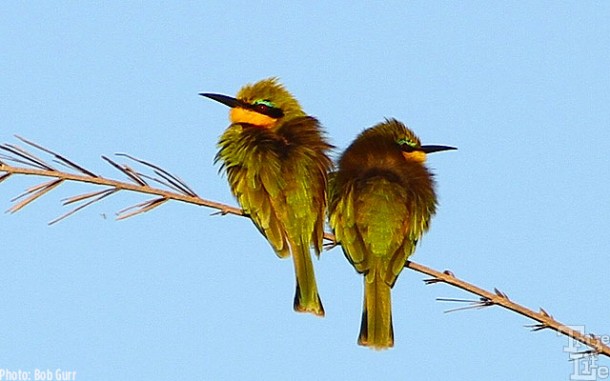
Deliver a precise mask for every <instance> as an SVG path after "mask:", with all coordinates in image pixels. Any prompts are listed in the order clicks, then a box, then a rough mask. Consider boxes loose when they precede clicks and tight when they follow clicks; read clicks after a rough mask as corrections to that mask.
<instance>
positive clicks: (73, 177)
mask: <svg viewBox="0 0 610 381" xmlns="http://www.w3.org/2000/svg"><path fill="white" fill-rule="evenodd" d="M17 138H18V139H19V140H21V141H22V142H24V143H26V144H28V145H29V146H31V147H34V148H36V149H38V150H41V151H43V152H45V153H47V154H49V155H52V156H53V157H54V158H55V161H56V162H58V163H60V164H62V165H64V166H66V167H68V168H71V169H72V170H75V171H77V172H79V173H70V172H62V171H58V170H56V169H55V168H53V167H52V166H51V165H50V164H48V163H47V162H45V161H44V160H43V159H41V158H38V157H37V156H35V155H34V154H32V153H30V152H28V151H27V150H25V149H23V148H21V147H18V146H15V145H10V144H2V145H0V151H5V152H8V154H0V183H1V182H3V181H5V180H7V179H8V178H9V177H11V176H13V175H30V176H39V177H48V178H51V179H52V180H50V181H47V182H45V183H41V184H39V185H36V186H33V187H31V188H29V189H27V190H26V191H25V192H24V193H23V194H21V195H20V196H18V197H16V198H14V199H13V200H12V201H17V200H18V199H21V198H23V197H25V198H24V199H23V200H21V201H20V202H18V203H16V204H14V205H13V206H12V207H11V208H10V209H9V210H8V212H11V213H14V212H17V211H19V210H20V209H21V208H23V207H25V206H26V205H28V204H29V203H31V202H32V201H34V200H36V199H38V198H39V197H41V196H42V195H44V194H46V193H48V192H49V191H51V190H53V189H54V188H56V187H57V186H59V185H60V184H62V183H64V182H69V181H73V182H80V183H88V184H92V185H97V186H103V187H105V189H102V190H100V191H95V192H89V193H84V194H79V195H76V196H73V197H69V198H67V199H64V200H63V204H64V205H70V204H75V203H79V202H83V201H86V200H87V202H84V203H83V204H81V205H79V206H78V207H76V208H75V209H72V210H71V211H69V212H67V213H66V214H64V215H62V216H60V217H58V218H56V219H54V220H52V221H51V222H49V224H53V223H56V222H58V221H61V220H63V219H64V218H66V217H69V216H70V215H72V214H74V213H75V212H77V211H79V210H81V209H83V208H85V207H87V206H89V205H91V204H93V203H95V202H98V201H101V200H102V199H104V198H106V197H108V196H110V195H113V194H115V193H117V192H119V191H123V190H124V191H131V192H138V193H142V194H149V195H154V196H157V197H155V198H153V199H150V200H147V201H144V202H141V203H139V204H136V205H133V206H130V207H127V208H125V209H123V210H121V211H119V212H118V213H117V219H119V220H120V219H125V218H129V217H131V216H134V215H137V214H140V213H145V212H147V211H150V210H152V209H154V208H156V207H158V206H161V205H163V204H164V203H166V202H167V201H170V200H175V201H181V202H185V203H189V204H194V205H200V206H205V207H208V208H212V209H216V210H218V211H219V212H218V213H216V214H222V215H225V214H233V215H237V216H247V215H246V214H245V213H244V212H243V211H242V210H241V209H240V208H236V207H233V206H229V205H226V204H222V203H219V202H215V201H209V200H205V199H202V198H200V197H199V196H197V194H196V193H195V192H194V191H193V190H192V189H191V188H190V187H189V186H188V185H187V184H186V183H185V182H184V181H182V180H181V179H180V178H178V177H177V176H175V175H172V174H171V173H169V172H167V171H166V170H164V169H162V168H160V167H158V166H156V165H154V164H151V163H149V162H146V161H143V160H140V159H137V158H134V157H132V156H130V155H126V154H119V156H122V157H126V158H128V159H130V160H132V161H134V162H136V163H138V164H141V165H143V166H145V167H147V168H149V169H152V171H153V172H154V174H155V175H156V176H159V177H160V178H159V177H152V176H148V175H146V174H143V173H140V172H138V171H136V170H134V169H132V168H131V167H129V166H128V165H126V164H118V163H117V162H115V161H114V160H111V159H109V158H107V157H105V156H102V158H103V159H104V160H105V161H107V162H108V163H109V164H110V165H112V166H113V167H114V168H116V169H117V170H119V171H120V172H122V173H123V174H124V175H126V176H127V177H128V179H129V180H131V182H124V181H119V180H113V179H107V178H104V177H101V176H99V175H96V174H94V173H93V172H91V171H89V170H87V169H85V168H84V167H82V166H80V165H78V164H76V163H74V162H73V161H71V160H68V159H66V158H65V157H64V156H62V155H59V154H57V153H55V152H53V151H51V150H49V149H47V148H44V147H42V146H40V145H38V144H35V143H32V142H30V141H28V140H26V139H23V138H21V137H17ZM9 161H10V162H14V163H17V164H21V165H24V166H23V167H19V166H11V165H9V164H8V162H9ZM145 179H148V180H152V181H154V182H156V183H158V184H161V185H163V186H164V187H166V188H168V189H169V190H167V189H160V188H154V187H151V186H150V185H148V182H147V181H146V180H145ZM324 238H325V239H327V240H328V241H329V243H328V245H327V249H331V248H333V247H334V246H336V245H337V244H336V242H335V237H334V236H333V235H332V234H330V233H324ZM405 267H407V268H409V269H411V270H414V271H417V272H420V273H423V274H426V275H428V276H431V277H432V279H426V280H424V282H425V283H426V284H435V283H445V284H448V285H450V286H453V287H457V288H459V289H462V290H464V291H467V292H470V293H472V294H475V295H478V296H479V297H480V299H479V300H476V301H466V302H470V305H469V306H468V307H466V308H484V307H489V306H494V305H495V306H500V307H503V308H506V309H508V310H510V311H513V312H516V313H518V314H520V315H523V316H525V317H527V318H530V319H532V320H534V321H535V322H536V324H533V325H530V326H528V327H529V328H531V329H532V330H533V331H540V330H544V329H551V330H554V331H556V332H559V333H561V334H563V335H566V336H569V337H571V338H573V339H574V340H577V341H579V342H581V343H583V344H585V345H587V346H588V347H590V348H591V350H590V351H587V352H586V353H585V354H587V355H599V354H601V355H605V356H608V357H610V347H608V346H606V345H605V344H604V343H603V342H602V341H601V340H600V339H598V338H597V337H596V336H595V335H592V334H584V333H581V332H579V331H577V330H574V329H572V328H570V327H568V326H566V325H564V324H562V323H560V322H559V321H557V320H555V319H554V318H553V317H552V316H551V315H550V314H548V313H547V312H546V311H545V310H544V309H542V308H540V311H538V312H536V311H533V310H531V309H529V308H526V307H524V306H522V305H520V304H518V303H515V302H513V301H512V300H510V299H509V298H508V296H507V295H506V294H505V293H503V292H501V291H499V290H498V289H494V292H490V291H487V290H484V289H482V288H480V287H477V286H475V285H473V284H471V283H468V282H466V281H464V280H461V279H459V278H457V277H456V276H455V275H454V274H453V273H452V272H451V271H448V270H445V271H444V272H439V271H436V270H434V269H431V268H429V267H426V266H424V265H421V264H418V263H415V262H411V261H409V262H407V264H406V266H405ZM439 300H443V301H461V302H464V301H465V300H460V299H439ZM459 309H464V308H458V309H455V310H459Z"/></svg>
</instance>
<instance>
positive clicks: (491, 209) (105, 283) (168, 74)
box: [0, 1, 610, 381]
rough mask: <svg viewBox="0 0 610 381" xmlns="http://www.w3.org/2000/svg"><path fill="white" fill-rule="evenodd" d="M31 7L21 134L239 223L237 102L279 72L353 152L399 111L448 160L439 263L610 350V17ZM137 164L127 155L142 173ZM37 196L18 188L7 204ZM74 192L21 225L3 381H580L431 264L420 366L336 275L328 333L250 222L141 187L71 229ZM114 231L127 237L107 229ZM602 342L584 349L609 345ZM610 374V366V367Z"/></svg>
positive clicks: (405, 309) (4, 323)
mask: <svg viewBox="0 0 610 381" xmlns="http://www.w3.org/2000/svg"><path fill="white" fill-rule="evenodd" d="M330 3H331V2H329V3H328V4H305V3H303V4H289V5H287V4H286V3H285V2H258V3H257V2H243V1H235V2H231V1H206V2H205V4H204V2H182V3H181V4H179V5H178V4H175V3H165V4H158V3H157V4H152V3H149V4H146V5H143V4H141V3H139V2H107V3H105V4H104V5H103V6H102V5H99V4H96V3H94V2H90V3H87V2H78V3H75V2H35V1H34V2H14V3H12V4H7V3H3V4H2V5H0V46H2V54H1V56H0V89H1V91H0V140H1V141H2V142H10V143H16V139H15V138H13V134H18V135H21V136H24V137H27V138H29V139H31V140H34V141H36V142H38V143H40V144H42V145H44V146H46V147H49V148H52V149H55V150H57V151H58V152H60V153H62V154H64V155H66V156H67V157H69V158H71V159H73V160H75V161H76V162H78V163H80V164H82V165H84V166H86V167H87V168H89V169H91V170H93V171H95V172H98V173H100V174H103V175H105V176H108V177H114V178H120V179H122V178H123V176H122V175H121V174H118V173H116V172H115V171H113V169H112V168H110V167H109V166H108V165H106V164H104V163H103V162H102V161H101V160H100V158H99V157H100V155H102V154H105V155H111V154H113V153H115V152H127V153H130V154H133V155H135V156H137V157H140V158H142V159H146V160H150V161H153V162H154V163H156V164H158V165H160V166H162V167H163V168H166V169H167V170H169V171H171V172H173V173H175V174H177V175H179V176H180V177H181V178H183V179H184V180H185V181H186V182H187V183H189V184H190V185H191V186H192V187H193V188H195V190H196V191H197V192H198V193H199V194H200V195H201V196H202V197H204V198H208V199H212V200H216V201H221V202H226V203H230V204H235V202H234V201H233V199H232V197H231V195H230V193H229V190H228V186H227V184H226V180H225V179H224V178H222V177H221V176H219V175H218V174H217V170H218V168H217V167H216V166H214V165H213V163H212V160H213V156H214V154H215V151H216V147H215V145H216V141H217V138H218V136H219V135H220V134H221V132H222V131H223V130H224V128H225V127H226V126H227V125H228V121H227V111H228V110H227V109H226V108H224V107H222V106H221V105H219V104H216V103H214V102H212V101H210V100H206V99H203V98H201V97H199V96H198V95H197V93H199V92H202V91H207V92H221V93H226V94H235V93H236V92H237V90H238V89H239V88H240V87H241V86H242V85H243V84H245V83H248V82H253V81H257V80H259V79H262V78H265V77H268V76H279V77H280V78H281V79H282V81H283V82H284V83H285V85H286V86H287V87H288V88H289V90H290V91H292V92H293V93H294V94H295V96H296V97H297V98H298V99H299V100H300V101H301V103H302V105H303V107H304V108H305V110H306V111H307V112H308V113H310V114H312V115H314V116H317V117H318V118H319V119H320V120H321V121H322V122H323V124H324V126H325V127H326V129H327V131H328V133H329V135H330V137H331V139H332V142H333V143H334V144H335V145H336V146H337V147H338V149H340V150H343V149H344V148H345V147H346V146H347V144H348V143H349V142H350V141H351V140H352V139H353V138H354V137H355V136H356V134H358V133H359V132H360V131H361V130H362V129H364V128H366V127H369V126H372V125H373V124H375V123H377V122H379V121H381V120H382V119H383V118H384V117H396V118H398V119H400V120H402V121H404V122H405V123H407V124H408V125H409V126H410V127H411V128H413V129H414V130H415V131H416V132H417V133H418V135H419V136H420V137H421V139H422V141H423V142H424V143H428V144H447V145H454V146H457V147H459V150H458V151H455V152H447V153H443V154H438V155H433V156H432V157H431V158H430V160H429V165H430V167H431V168H433V169H434V171H435V172H436V173H437V179H438V183H439V187H438V193H439V197H440V207H439V210H438V215H437V216H436V218H435V219H434V221H433V223H432V228H431V231H430V232H429V234H428V235H427V236H425V238H424V239H423V241H422V242H421V246H420V247H419V249H418V251H417V252H416V254H415V256H414V257H413V260H415V261H417V262H420V263H422V264H425V265H428V266H431V267H433V268H436V269H438V270H444V269H450V270H452V271H453V272H454V273H455V274H456V275H457V276H459V277H461V278H463V279H465V280H468V281H470V282H473V283H475V284H477V285H478V286H481V287H484V288H487V289H493V287H497V288H499V289H500V290H502V291H504V292H506V293H507V294H508V295H509V296H510V297H511V298H512V299H513V300H515V301H517V302H520V303H522V304H524V305H526V306H529V307H532V308H538V307H540V306H541V307H544V308H545V309H546V310H547V311H549V312H550V313H551V314H553V315H554V316H555V317H556V318H557V319H558V320H560V321H563V322H565V323H567V324H573V325H585V326H586V330H587V332H593V333H596V334H598V335H610V307H609V303H608V302H609V297H608V295H610V281H609V280H608V254H609V250H610V234H608V231H610V217H609V216H610V202H609V194H610V159H609V158H610V155H609V154H608V148H609V147H610V132H609V131H610V107H609V105H610V69H609V68H610V48H609V47H610V23H609V22H608V20H609V19H610V5H609V4H608V3H606V2H559V3H558V2H536V3H535V4H531V3H530V2H502V3H500V2H493V3H491V4H487V3H485V4H483V3H478V2H477V3H475V2H442V3H440V2H439V3H435V4H433V3H430V2H403V1H387V2H384V3H383V4H381V3H373V2H370V3H367V2H356V3H354V2H334V3H332V4H330ZM120 161H121V162H123V160H122V159H120ZM38 182H40V181H39V180H38V179H35V178H25V177H15V178H11V179H9V180H8V181H6V182H4V183H2V184H0V206H1V207H2V209H4V210H5V209H8V208H9V207H10V205H11V203H10V201H9V200H10V199H11V198H12V197H14V196H16V195H17V194H19V193H21V191H22V190H23V189H24V188H26V187H28V186H31V185H34V184H37V183H38ZM91 190H94V188H92V187H89V186H84V185H80V184H64V185H62V186H61V187H60V188H58V189H56V190H54V191H53V192H51V193H50V194H48V195H47V196H45V197H44V198H43V199H40V200H38V201H36V202H35V203H34V204H32V205H31V206H29V207H27V208H26V209H24V210H23V211H21V212H19V213H17V214H15V215H9V214H4V215H0V306H1V309H2V313H0V327H1V328H0V369H9V370H19V369H21V370H25V371H32V372H33V371H34V370H35V369H43V370H45V369H51V370H53V371H54V370H55V369H57V368H61V369H64V370H73V371H76V372H77V380H134V379H183V380H189V379H208V380H221V379H287V378H291V379H295V380H308V379H338V378H349V379H352V380H372V379H387V380H407V379H412V380H416V379H431V380H464V379H468V380H477V379H494V380H511V381H512V380H525V379H528V380H531V379H540V380H568V379H569V378H570V375H571V374H572V373H573V368H574V362H570V361H569V356H568V353H566V352H564V350H563V347H564V346H566V345H568V340H567V339H566V338H564V337H559V336H557V335H556V334H555V333H553V332H550V331H543V332H536V333H532V332H529V331H528V329H526V328H524V325H526V324H530V323H531V322H530V321H528V320H526V319H524V318H522V317H520V316H518V315H516V314H514V313H510V312H508V311H506V310H503V309H500V308H496V307H494V308H487V309H484V310H478V311H477V310H469V311H462V312H455V313H449V314H447V313H444V311H445V310H447V309H450V308H453V307H455V306H454V305H451V304H449V305H448V304H444V303H440V302H437V301H436V300H435V299H436V298H437V297H461V298H470V297H471V296H470V295H468V294H466V293H463V292H461V291H459V290H456V289H453V288H450V287H448V286H444V285H434V286H425V285H424V284H423V282H422V280H423V279H425V277H424V276H423V275H421V274H419V273H416V272H413V271H409V270H406V271H404V272H403V273H402V275H401V277H400V279H399V281H398V282H397V284H396V286H395V287H394V291H393V303H394V324H395V327H394V328H395V333H396V347H395V348H394V349H392V350H389V351H384V352H374V351H371V350H368V349H365V348H362V347H359V346H357V345H356V337H357V334H358V330H359V324H360V314H361V303H362V279H361V277H360V276H358V275H357V274H356V273H355V271H354V270H353V269H352V267H351V266H350V265H349V264H348V262H347V261H346V260H345V259H344V257H343V254H342V253H341V251H340V249H338V248H336V249H334V250H332V251H329V252H326V253H324V254H323V255H322V257H321V259H320V260H319V261H316V271H317V278H318V283H319V287H320V292H321V296H322V298H323V301H324V305H325V307H326V312H327V316H326V318H324V319H319V318H316V317H313V316H308V315H302V314H297V313H294V312H293V311H292V297H293V292H294V280H293V270H292V263H291V261H288V260H287V261H280V260H278V259H277V258H276V257H275V255H274V254H273V253H272V251H271V249H270V247H269V246H268V245H267V243H266V242H265V240H264V239H263V238H262V237H261V236H260V234H259V233H258V231H257V230H256V229H255V228H254V226H252V224H251V223H250V221H248V220H246V219H243V218H239V217H232V216H225V217H219V216H210V213H211V212H212V211H211V210H208V209H204V208H199V207H196V206H193V205H186V204H180V203H170V204H166V205H164V206H162V207H161V208H159V209H156V210H154V211H153V212H151V213H148V214H145V215H141V216H138V217H135V218H131V219H128V220H125V221H120V222H116V221H114V220H113V213H115V212H116V211H118V210H120V209H122V208H123V207H126V206H129V205H132V204H134V203H137V202H139V201H142V200H144V199H146V198H145V197H143V196H140V195H135V194H127V193H124V194H118V195H115V196H113V197H111V198H110V199H107V200H106V201H104V202H103V203H100V204H97V205H94V206H92V207H90V208H88V209H85V210H83V211H81V212H80V213H79V214H77V215H75V216H73V217H71V218H69V219H67V220H65V221H63V222H61V223H60V224H57V225H54V226H51V227H49V226H47V224H46V223H47V222H48V221H50V220H52V219H53V218H55V217H56V216H58V215H60V214H62V213H63V212H65V211H66V209H64V208H62V207H61V205H60V202H59V200H60V199H62V198H64V197H68V196H71V195H74V194H78V193H79V192H86V191H91ZM104 216H106V217H107V218H104ZM579 349H581V350H584V349H585V348H584V347H580V348H579ZM597 365H598V366H599V367H609V366H610V361H609V360H608V359H607V358H601V359H599V362H598V363H597Z"/></svg>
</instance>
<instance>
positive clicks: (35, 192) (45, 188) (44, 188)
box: [7, 179, 63, 214]
mask: <svg viewBox="0 0 610 381" xmlns="http://www.w3.org/2000/svg"><path fill="white" fill-rule="evenodd" d="M62 182H63V180H62V179H55V180H51V181H48V182H46V183H42V184H38V185H36V186H34V187H31V188H29V189H27V190H26V191H25V192H24V193H22V194H20V195H19V196H17V197H15V198H13V199H12V200H11V201H12V202H14V201H17V200H18V199H20V198H22V197H24V196H27V195H29V197H27V198H25V199H24V200H22V201H21V202H19V203H18V204H16V205H13V206H12V207H10V208H9V209H8V210H7V212H8V213H11V214H12V213H15V212H18V211H19V210H20V209H22V208H23V207H24V206H26V205H28V204H29V203H31V202H32V201H34V200H36V199H37V198H39V197H41V196H42V195H44V194H45V193H47V192H49V191H50V190H53V189H55V188H56V187H57V186H59V184H61V183H62Z"/></svg>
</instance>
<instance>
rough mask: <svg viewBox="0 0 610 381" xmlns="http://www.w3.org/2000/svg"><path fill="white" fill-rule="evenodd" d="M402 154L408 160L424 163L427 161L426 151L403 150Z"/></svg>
mask: <svg viewBox="0 0 610 381" xmlns="http://www.w3.org/2000/svg"><path fill="white" fill-rule="evenodd" d="M402 156H404V158H405V159H406V160H408V161H415V162H418V163H422V164H423V163H425V162H426V153H425V152H422V151H413V152H403V153H402Z"/></svg>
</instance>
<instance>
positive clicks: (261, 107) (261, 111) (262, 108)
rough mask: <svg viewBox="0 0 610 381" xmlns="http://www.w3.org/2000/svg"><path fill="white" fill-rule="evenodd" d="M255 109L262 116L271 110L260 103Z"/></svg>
mask: <svg viewBox="0 0 610 381" xmlns="http://www.w3.org/2000/svg"><path fill="white" fill-rule="evenodd" d="M254 109H255V110H256V111H258V112H260V113H261V114H265V113H266V112H267V111H268V110H269V106H267V105H266V104H262V103H259V104H257V105H254Z"/></svg>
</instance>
